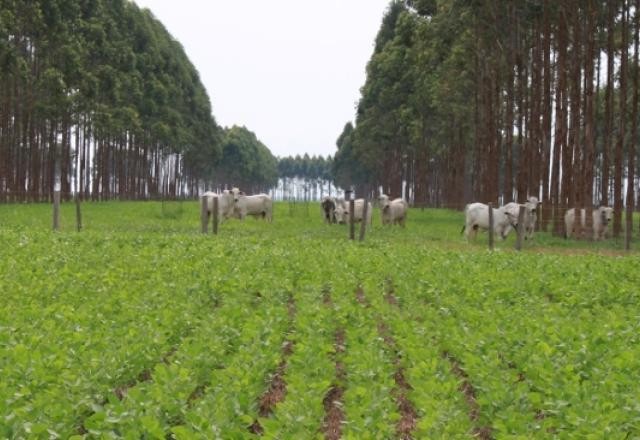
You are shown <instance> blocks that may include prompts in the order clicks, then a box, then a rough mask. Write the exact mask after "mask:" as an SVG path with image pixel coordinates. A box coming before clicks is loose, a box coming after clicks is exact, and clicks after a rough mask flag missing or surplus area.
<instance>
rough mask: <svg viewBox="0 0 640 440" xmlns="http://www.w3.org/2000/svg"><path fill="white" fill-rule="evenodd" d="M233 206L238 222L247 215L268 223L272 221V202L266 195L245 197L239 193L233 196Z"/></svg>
mask: <svg viewBox="0 0 640 440" xmlns="http://www.w3.org/2000/svg"><path fill="white" fill-rule="evenodd" d="M234 205H235V206H234V213H235V215H236V216H237V217H238V218H239V219H240V220H244V218H245V217H246V216H248V215H250V216H253V217H255V218H256V219H257V218H258V217H260V218H262V219H263V220H266V221H268V222H271V221H272V220H273V201H272V200H271V197H269V196H268V195H267V194H256V195H253V196H247V195H244V193H242V192H239V193H238V194H237V195H236V196H235V200H234Z"/></svg>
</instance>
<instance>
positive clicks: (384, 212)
mask: <svg viewBox="0 0 640 440" xmlns="http://www.w3.org/2000/svg"><path fill="white" fill-rule="evenodd" d="M378 200H379V201H380V214H381V217H382V224H383V225H391V224H393V225H400V226H402V227H403V228H404V224H405V221H406V219H407V209H408V207H409V204H408V203H407V202H406V201H405V200H404V199H402V198H397V199H393V200H390V199H389V196H387V195H386V194H381V195H380V197H378Z"/></svg>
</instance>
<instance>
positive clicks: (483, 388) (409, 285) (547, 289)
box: [0, 201, 640, 439]
mask: <svg viewBox="0 0 640 440" xmlns="http://www.w3.org/2000/svg"><path fill="white" fill-rule="evenodd" d="M74 222H75V207H74V206H73V205H72V204H63V206H62V220H61V224H62V230H61V231H60V232H57V233H54V232H52V231H51V207H50V206H49V205H45V204H34V205H0V274H2V275H1V277H0V292H2V298H3V307H2V308H0V374H1V375H2V380H1V381H0V396H2V399H0V437H3V438H5V437H6V438H70V437H74V438H118V437H125V438H131V439H138V438H159V439H164V438H179V439H192V438H221V439H228V438H259V437H260V436H262V437H264V438H281V439H289V438H291V439H293V438H296V439H302V438H332V439H333V438H347V439H365V438H474V437H479V438H496V439H497V438H640V406H639V405H638V400H637V396H638V394H639V393H640V385H639V384H638V381H637V377H638V374H639V373H640V345H639V344H638V342H639V341H638V339H639V336H638V335H639V334H640V303H639V300H640V289H639V288H638V286H640V258H639V254H638V253H637V251H634V252H632V253H624V252H623V251H622V250H621V249H622V247H623V244H624V243H623V240H622V239H620V240H619V241H615V240H607V241H605V242H601V243H591V242H576V241H566V240H564V239H561V238H557V237H551V236H550V235H548V234H537V235H536V237H535V238H534V241H533V242H531V243H526V244H525V249H524V251H522V252H516V251H514V250H513V240H514V237H513V236H510V237H509V239H508V240H507V241H506V242H497V244H496V251H494V252H489V251H487V250H486V244H485V243H486V241H485V240H486V234H481V236H480V239H479V240H478V242H476V243H470V244H468V243H466V242H465V241H464V239H463V238H462V236H461V235H460V229H461V227H462V224H463V214H462V213H461V212H455V211H447V210H430V209H426V210H420V209H411V210H410V212H409V215H408V221H407V228H406V229H401V228H398V227H386V228H383V227H381V226H380V216H379V212H378V210H377V209H376V210H375V212H374V217H373V222H374V227H373V231H371V232H370V233H368V234H367V237H366V239H365V241H364V242H358V241H354V242H352V241H349V240H347V239H346V238H347V235H348V232H347V228H346V227H345V226H339V225H331V226H329V225H325V224H323V223H322V219H321V216H320V209H319V206H318V205H317V204H310V206H308V207H307V206H306V205H304V204H296V205H292V204H291V205H290V204H287V203H276V204H275V212H274V222H273V223H272V224H268V223H265V222H262V221H255V220H253V219H248V220H245V221H244V222H239V221H236V220H232V221H229V222H225V223H223V224H222V225H221V226H220V229H219V234H218V235H217V236H214V235H203V234H201V233H200V232H199V231H200V223H199V222H200V220H199V206H198V203H197V202H195V201H188V202H187V201H185V202H167V203H161V202H104V203H86V204H84V205H83V224H84V229H83V230H82V231H81V232H79V233H78V232H76V231H75V223H74ZM634 245H635V246H637V240H636V242H635V243H634Z"/></svg>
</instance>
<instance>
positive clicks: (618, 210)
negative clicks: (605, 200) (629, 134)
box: [613, 0, 629, 237]
mask: <svg viewBox="0 0 640 440" xmlns="http://www.w3.org/2000/svg"><path fill="white" fill-rule="evenodd" d="M628 15H629V8H628V5H627V0H623V1H622V19H621V21H622V47H621V49H620V52H621V56H620V115H619V118H618V120H619V121H620V122H619V126H618V141H617V142H616V152H615V158H614V172H615V174H614V178H613V197H614V201H613V236H614V237H618V236H620V231H621V230H622V160H623V152H624V149H625V148H624V144H625V135H626V120H627V99H626V98H627V63H628V61H627V57H628V55H627V52H628V42H627V21H628Z"/></svg>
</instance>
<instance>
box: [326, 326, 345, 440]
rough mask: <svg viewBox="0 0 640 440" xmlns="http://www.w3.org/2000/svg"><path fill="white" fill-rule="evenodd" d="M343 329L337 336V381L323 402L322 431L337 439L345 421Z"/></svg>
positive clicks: (338, 331)
mask: <svg viewBox="0 0 640 440" xmlns="http://www.w3.org/2000/svg"><path fill="white" fill-rule="evenodd" d="M344 337H345V332H344V330H343V329H338V330H337V331H336V336H335V349H336V351H335V355H334V356H335V360H336V382H335V383H334V384H333V385H331V388H329V391H328V392H327V394H326V395H325V397H324V399H323V401H322V403H323V404H324V410H325V412H326V415H325V418H324V423H323V426H322V432H323V433H324V436H325V438H326V439H328V440H337V439H339V438H340V437H341V436H342V422H343V421H344V411H343V409H342V404H343V403H342V396H343V394H344V388H343V387H342V386H341V385H340V383H343V382H344V380H345V378H346V372H345V368H344V364H343V363H342V362H340V360H339V355H340V354H341V353H343V352H344Z"/></svg>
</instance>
